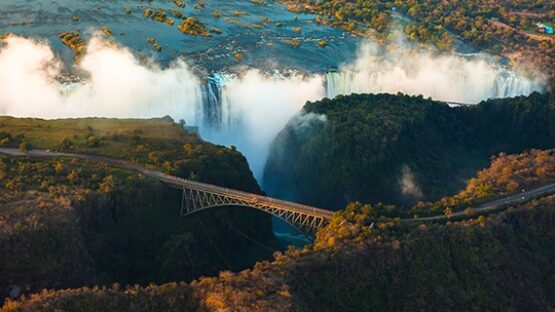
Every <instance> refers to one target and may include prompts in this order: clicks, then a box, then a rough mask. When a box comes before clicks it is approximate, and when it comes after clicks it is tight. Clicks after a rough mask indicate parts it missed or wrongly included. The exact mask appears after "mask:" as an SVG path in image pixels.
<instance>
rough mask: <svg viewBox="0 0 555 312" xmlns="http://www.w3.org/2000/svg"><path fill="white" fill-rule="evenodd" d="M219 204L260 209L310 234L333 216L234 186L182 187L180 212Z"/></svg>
mask: <svg viewBox="0 0 555 312" xmlns="http://www.w3.org/2000/svg"><path fill="white" fill-rule="evenodd" d="M222 206H243V207H249V208H254V209H258V210H261V211H264V212H266V213H269V214H271V215H273V216H275V217H278V218H280V219H282V220H284V221H285V222H287V223H289V224H290V225H292V226H294V227H295V228H297V229H298V230H299V231H301V232H302V233H304V234H306V235H313V234H314V233H315V232H316V231H317V230H319V229H321V228H322V227H324V226H325V225H326V224H327V222H328V220H329V219H331V217H332V216H333V213H332V212H331V211H329V210H324V209H319V208H315V207H310V206H306V205H301V204H296V203H292V202H288V201H284V200H279V199H275V198H271V197H266V196H261V195H256V194H251V193H246V192H241V191H236V190H230V189H225V191H221V192H219V191H216V192H215V191H213V190H206V189H203V188H200V187H191V186H184V187H183V196H182V201H181V215H182V216H188V215H190V214H193V213H195V212H198V211H202V210H205V209H209V208H213V207H222Z"/></svg>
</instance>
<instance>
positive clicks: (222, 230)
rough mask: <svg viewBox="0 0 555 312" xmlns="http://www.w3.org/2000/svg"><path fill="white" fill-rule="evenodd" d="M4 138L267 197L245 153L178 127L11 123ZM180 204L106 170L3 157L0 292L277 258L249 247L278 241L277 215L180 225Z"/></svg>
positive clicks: (181, 274)
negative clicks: (125, 162) (131, 163)
mask: <svg viewBox="0 0 555 312" xmlns="http://www.w3.org/2000/svg"><path fill="white" fill-rule="evenodd" d="M41 129H42V130H41ZM116 129H118V130H117V131H119V132H112V131H116ZM41 131H42V132H43V135H41V136H39V135H38V134H39V132H41ZM109 132H112V133H109ZM91 137H92V139H91ZM3 139H4V142H5V143H6V142H7V144H6V145H12V146H13V145H18V144H21V143H22V142H29V143H31V144H32V145H33V146H35V147H38V148H43V149H63V150H70V151H73V152H86V153H90V154H101V155H107V156H110V157H115V158H121V159H130V160H132V161H135V162H137V163H141V164H144V165H147V166H153V167H158V168H160V169H161V170H164V171H166V172H169V173H172V174H174V175H178V176H182V177H186V178H187V177H188V178H192V179H197V180H200V181H204V182H210V183H216V184H219V185H224V186H227V187H233V188H237V189H241V190H245V191H250V192H254V193H257V192H260V189H259V187H258V185H257V183H256V181H255V179H254V177H253V176H252V173H251V171H250V170H249V167H248V164H247V162H246V159H245V158H244V157H243V156H242V155H241V154H240V153H239V152H237V151H236V150H232V149H227V148H224V147H222V146H215V145H212V144H210V143H207V142H203V141H202V140H200V139H199V138H198V137H196V136H195V135H190V134H188V133H187V132H185V130H183V129H182V128H179V127H178V126H177V125H176V124H174V123H173V122H172V121H171V120H168V119H156V120H148V121H140V120H129V121H117V120H104V119H89V120H65V121H41V120H29V119H24V120H22V119H12V118H3V119H2V120H1V123H0V141H2V140H3ZM180 205H181V193H180V192H179V191H177V190H174V189H171V188H168V187H166V186H165V185H163V184H161V183H159V182H157V181H153V180H150V179H148V178H145V177H142V176H140V175H138V174H136V173H134V172H128V171H124V170H120V169H117V168H113V167H109V166H108V165H107V164H103V163H99V162H89V161H84V160H76V159H40V160H39V159H28V158H10V157H7V156H2V155H0V212H1V213H0V250H2V251H3V252H1V253H0V296H1V297H2V298H4V297H7V296H10V295H12V296H17V295H18V294H20V293H26V292H34V291H39V290H41V289H43V288H67V287H80V286H84V285H111V284H112V283H114V282H118V283H121V284H135V283H139V284H148V283H152V282H154V283H162V282H168V281H175V280H186V281H188V280H192V279H194V278H198V277H200V276H201V275H212V274H215V273H217V272H218V271H220V270H222V269H232V270H238V269H241V268H244V267H247V266H250V265H252V264H253V263H254V262H255V261H256V260H260V259H265V258H268V257H271V253H270V252H268V251H266V250H261V248H260V247H259V246H257V245H256V244H253V243H252V242H251V241H249V240H247V239H245V236H248V237H250V238H253V239H255V240H257V241H258V242H261V243H263V244H266V245H270V246H271V245H272V244H274V243H275V239H274V237H273V233H272V229H271V218H270V216H269V215H267V214H264V213H262V212H258V211H254V210H252V209H246V208H233V207H226V208H219V209H209V210H206V211H204V212H200V213H198V214H195V215H191V216H189V217H187V218H181V217H180V216H179V213H180ZM4 251H5V252H4Z"/></svg>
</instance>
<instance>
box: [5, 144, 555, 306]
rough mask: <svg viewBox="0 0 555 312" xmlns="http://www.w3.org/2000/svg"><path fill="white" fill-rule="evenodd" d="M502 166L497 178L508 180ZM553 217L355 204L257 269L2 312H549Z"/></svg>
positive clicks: (48, 296) (550, 213) (66, 295)
mask: <svg viewBox="0 0 555 312" xmlns="http://www.w3.org/2000/svg"><path fill="white" fill-rule="evenodd" d="M538 153H544V152H531V153H526V154H523V155H518V156H514V159H513V161H515V162H519V163H522V164H526V163H528V162H530V161H531V162H534V161H537V160H534V159H538V156H537V154H538ZM548 153H549V152H548ZM495 166H496V164H494V165H493V166H492V168H491V173H492V176H491V179H493V180H502V179H503V175H504V173H503V172H501V171H499V170H496V169H495ZM498 174H499V175H500V176H495V175H498ZM549 174H553V172H552V170H551V169H549ZM539 176H541V175H538V177H539ZM491 179H488V180H484V181H485V183H489V182H487V181H489V180H491ZM553 208H555V196H548V197H545V198H542V199H538V200H533V201H531V202H529V203H526V204H521V205H519V206H517V207H509V208H507V209H506V210H505V211H504V212H501V213H497V214H494V215H490V216H488V217H485V218H484V217H482V218H477V219H472V220H467V221H462V222H447V223H446V224H433V223H430V224H421V225H411V224H401V223H399V221H398V220H394V219H387V218H383V219H381V218H376V215H375V214H374V210H373V209H372V207H371V206H369V205H362V204H358V203H352V204H350V205H349V206H348V207H347V208H346V210H345V211H342V212H340V213H338V214H336V215H335V217H334V219H333V220H332V221H331V223H330V224H329V225H328V226H327V227H325V228H324V229H322V230H321V231H319V232H318V234H317V238H316V241H315V243H314V244H313V245H311V246H306V247H304V248H302V249H299V248H291V249H289V250H288V251H286V252H285V253H283V254H282V253H276V254H275V260H274V261H272V262H267V261H264V262H260V263H258V264H257V265H255V267H254V268H253V269H250V270H244V271H241V272H239V273H231V272H221V273H220V274H219V276H217V277H210V278H202V279H200V280H198V281H195V282H193V283H190V284H185V283H180V284H178V283H169V284H164V285H161V286H149V287H145V288H143V287H130V288H126V289H122V288H121V287H120V286H119V285H115V286H114V287H113V288H92V289H91V288H80V289H71V290H64V291H43V292H42V293H39V294H36V295H32V296H31V297H28V298H24V299H21V300H19V301H9V302H7V303H6V304H5V306H4V307H3V309H2V310H1V311H2V312H12V311H29V310H41V311H58V310H64V311H66V310H71V311H98V310H113V311H155V310H160V309H162V310H167V311H205V310H209V311H221V310H230V309H232V310H237V311H315V310H317V311H352V310H355V311H358V310H366V309H368V307H372V309H373V310H376V311H402V310H406V309H410V310H442V311H460V310H529V309H531V310H543V309H549V308H553V307H555V301H554V299H553V297H552V296H551V294H552V293H554V292H555V269H554V266H553V262H554V261H555V231H554V227H553V220H555V210H554V209H553ZM407 307H410V308H407Z"/></svg>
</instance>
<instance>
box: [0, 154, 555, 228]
mask: <svg viewBox="0 0 555 312" xmlns="http://www.w3.org/2000/svg"><path fill="white" fill-rule="evenodd" d="M0 153H3V154H6V155H10V156H28V157H39V158H40V157H74V158H81V159H86V160H91V161H101V162H106V163H108V164H111V165H115V166H117V167H121V168H124V169H129V170H133V171H137V172H139V173H142V174H144V175H146V176H149V177H151V178H154V179H156V180H159V181H162V182H165V183H168V184H171V185H174V186H178V187H183V186H186V187H191V188H195V189H199V190H206V191H210V192H213V193H218V194H225V195H228V196H229V195H231V196H234V197H237V198H241V199H248V200H252V201H257V202H264V203H267V204H269V205H274V206H280V207H281V208H284V209H289V210H291V211H295V212H302V213H304V214H309V215H313V216H317V217H322V218H325V219H331V217H332V216H333V211H330V210H326V209H320V208H315V207H311V206H307V205H302V204H297V203H293V202H289V201H285V200H281V199H276V198H271V197H267V196H262V195H257V194H252V193H247V192H243V191H238V190H234V189H229V188H224V187H220V186H217V185H212V184H207V183H200V182H196V181H190V180H186V179H183V178H179V177H175V176H171V175H169V174H166V173H163V172H161V171H157V170H152V169H148V168H145V167H143V166H141V165H138V164H135V163H132V162H129V161H124V160H117V159H111V158H108V157H102V156H95V155H86V154H74V153H63V152H53V151H48V150H31V151H29V152H27V153H25V152H22V151H20V150H19V149H16V148H0ZM552 193H555V183H552V184H548V185H544V186H542V187H538V188H535V189H533V190H528V191H526V192H522V193H518V194H513V195H510V196H507V197H503V198H499V199H495V200H493V201H490V202H487V203H483V204H480V205H478V206H476V207H475V208H474V207H471V208H472V209H473V214H472V215H471V216H469V217H475V216H477V215H479V214H484V213H490V212H493V211H495V210H498V209H500V208H503V207H506V206H509V205H514V204H519V203H523V202H526V201H529V200H531V199H533V198H537V197H540V196H544V195H548V194H552ZM464 216H466V214H465V212H464V211H457V212H454V213H452V214H451V215H450V216H449V218H448V217H447V216H446V215H444V214H441V215H437V216H431V217H419V218H411V219H401V221H402V222H426V221H428V222H431V221H446V220H448V219H453V218H457V217H464Z"/></svg>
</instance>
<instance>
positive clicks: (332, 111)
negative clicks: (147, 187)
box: [263, 93, 555, 209]
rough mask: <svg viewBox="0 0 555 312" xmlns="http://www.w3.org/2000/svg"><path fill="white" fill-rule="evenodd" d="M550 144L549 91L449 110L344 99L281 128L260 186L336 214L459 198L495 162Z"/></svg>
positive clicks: (405, 100) (553, 128)
mask: <svg viewBox="0 0 555 312" xmlns="http://www.w3.org/2000/svg"><path fill="white" fill-rule="evenodd" d="M553 146H555V100H554V98H553V95H552V94H549V93H548V94H544V95H540V94H537V93H534V94H532V95H530V96H528V97H517V98H512V99H500V100H490V101H486V102H482V103H480V104H478V105H474V106H468V107H454V108H451V107H449V106H447V105H445V104H443V103H438V102H434V101H431V100H426V99H423V98H422V97H409V96H403V95H386V94H381V95H352V96H340V97H337V98H336V99H333V100H329V99H325V100H322V101H319V102H314V103H308V104H306V105H305V107H304V111H303V113H302V114H301V115H299V116H297V117H295V118H294V119H293V120H291V121H290V122H289V124H288V126H287V127H286V128H285V129H284V130H282V131H281V133H280V134H279V136H278V137H277V138H276V139H275V141H274V143H273V146H272V150H271V153H270V157H269V159H268V161H267V164H266V168H265V173H264V180H263V186H264V188H265V190H267V191H268V193H270V194H272V195H275V196H282V197H289V198H290V199H294V200H298V201H301V202H305V203H308V204H313V205H317V206H322V207H327V208H333V209H339V208H341V207H344V205H345V204H346V203H348V202H350V201H354V200H359V201H362V202H379V201H382V202H387V203H403V204H408V203H412V202H414V201H416V200H424V199H425V200H434V199H437V198H439V197H441V196H444V195H446V194H450V193H453V192H455V191H456V190H457V189H459V188H460V187H462V186H463V185H464V183H465V180H466V179H468V178H470V177H471V176H473V175H474V173H475V172H476V170H477V169H480V168H483V167H485V166H486V165H487V163H488V161H489V157H490V156H491V155H494V154H497V153H500V152H509V153H514V152H520V151H522V150H525V149H528V148H550V147H553Z"/></svg>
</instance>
